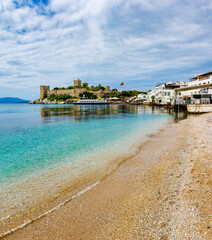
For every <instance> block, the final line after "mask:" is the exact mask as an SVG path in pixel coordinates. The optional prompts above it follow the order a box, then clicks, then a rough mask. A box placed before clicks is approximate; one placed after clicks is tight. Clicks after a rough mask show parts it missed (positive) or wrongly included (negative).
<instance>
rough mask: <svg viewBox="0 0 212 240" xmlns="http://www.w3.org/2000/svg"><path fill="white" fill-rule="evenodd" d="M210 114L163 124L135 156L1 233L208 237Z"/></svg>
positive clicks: (211, 224) (211, 211)
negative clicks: (37, 216)
mask: <svg viewBox="0 0 212 240" xmlns="http://www.w3.org/2000/svg"><path fill="white" fill-rule="evenodd" d="M211 161H212V113H210V114H204V115H200V116H198V117H195V118H189V119H186V120H183V121H181V122H179V123H177V124H171V125H170V126H169V128H167V129H166V130H164V131H162V132H160V133H158V134H156V135H154V136H152V137H151V139H150V141H149V142H147V143H146V144H145V145H144V146H143V147H142V149H141V151H140V152H139V154H137V155H136V156H135V157H133V158H131V159H129V160H127V161H125V162H124V163H123V164H121V166H120V167H119V168H118V169H117V170H116V171H115V172H114V173H113V174H112V175H110V176H108V177H107V178H105V179H104V180H103V181H102V182H101V183H100V184H98V185H96V186H95V187H93V188H92V189H91V190H89V191H87V192H85V193H84V194H82V195H80V196H79V197H77V198H74V199H73V200H72V201H70V202H67V203H66V204H65V205H64V206H62V207H61V208H59V209H58V210H56V211H54V212H52V213H50V214H48V215H46V216H44V217H43V218H41V219H39V220H37V221H35V222H33V223H31V224H29V225H27V226H25V227H24V228H22V229H20V230H18V231H16V232H14V233H12V234H11V235H9V236H7V237H5V238H4V239H15V240H18V239H21V240H23V239H24V240H27V239H33V240H36V239H39V240H40V239H54V240H56V239H212V231H211V229H212V201H211V199H212V188H211V186H212V164H211Z"/></svg>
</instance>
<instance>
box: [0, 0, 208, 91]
mask: <svg viewBox="0 0 212 240" xmlns="http://www.w3.org/2000/svg"><path fill="white" fill-rule="evenodd" d="M19 2H20V3H21V2H23V1H19ZM31 5H32V4H31ZM207 6H209V7H210V6H211V3H210V1H204V3H202V4H201V3H200V2H199V1H192V2H189V1H188V2H187V3H184V2H183V1H169V2H168V4H167V1H165V0H161V1H159V0H155V1H150V0H131V1H127V0H116V1H112V0H110V1H109V0H102V1H99V0H78V1H76V0H60V1H58V0H51V1H50V3H49V5H47V6H46V7H44V6H39V5H34V6H33V7H30V6H27V5H25V6H23V7H21V8H16V7H15V5H14V4H13V1H11V0H2V1H1V2H0V63H1V70H0V84H1V86H3V87H10V88H16V87H21V88H28V89H30V87H31V88H32V89H37V92H38V91H39V85H40V84H51V86H52V87H54V86H56V85H58V86H63V85H64V84H67V82H68V81H70V84H71V82H72V80H73V79H74V78H75V77H77V76H78V77H81V78H82V79H83V80H87V81H90V82H91V83H92V84H95V83H99V82H100V81H101V82H102V83H103V84H108V83H110V84H111V83H112V82H113V84H114V86H117V85H118V84H119V82H120V81H122V80H126V79H128V81H130V79H132V80H135V79H143V77H142V75H143V76H145V79H150V83H149V85H150V86H151V85H152V84H154V76H155V75H157V73H158V72H160V74H161V72H163V71H164V72H166V71H171V70H174V71H175V72H176V71H177V70H178V71H179V76H181V73H180V69H182V70H184V71H185V70H186V69H188V70H189V69H194V68H198V66H201V68H202V66H204V64H206V65H205V66H206V67H205V68H206V69H207V62H209V61H211V55H210V52H211V50H212V43H211V41H210V39H211V35H212V34H211V31H210V29H211V25H212V24H211V17H210V16H208V15H207V13H208V10H207V9H206V7H207ZM42 11H44V12H42ZM41 13H42V14H41ZM200 15H201V18H199V17H197V16H200ZM16 63H17V64H16ZM18 63H19V64H18ZM196 72H198V69H197V70H196ZM151 76H152V77H151ZM161 78H162V76H161ZM151 80H152V81H153V83H151ZM161 80H162V79H161ZM155 81H156V80H155ZM9 82H10V83H9ZM12 82H16V83H17V84H12ZM135 88H136V86H135Z"/></svg>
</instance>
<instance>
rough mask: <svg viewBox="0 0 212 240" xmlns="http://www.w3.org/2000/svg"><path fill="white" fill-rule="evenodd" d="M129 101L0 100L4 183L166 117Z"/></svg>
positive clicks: (1, 178)
mask: <svg viewBox="0 0 212 240" xmlns="http://www.w3.org/2000/svg"><path fill="white" fill-rule="evenodd" d="M167 117H168V116H167V115H162V114H150V113H146V112H145V111H139V109H138V107H136V106H135V107H134V106H133V107H131V108H129V107H127V106H73V105H71V106H70V105H66V106H64V105H62V106H60V105H54V106H42V105H28V104H4V105H3V104H1V105H0V156H1V158H0V182H1V183H3V182H5V181H8V182H12V181H14V180H16V181H17V180H19V179H21V178H22V177H23V176H24V177H26V175H31V174H32V173H34V172H38V171H39V172H40V171H44V170H47V169H51V168H54V167H57V166H60V165H64V164H68V162H69V161H76V160H77V159H78V158H79V157H82V156H84V155H85V154H88V153H91V152H92V151H93V150H94V149H95V151H96V150H97V149H98V148H101V147H104V146H105V145H107V144H111V145H112V144H113V142H115V141H119V140H120V138H122V137H125V136H127V135H128V134H129V133H132V132H133V131H134V130H135V128H144V127H145V126H146V125H149V124H150V125H152V124H156V123H158V122H160V121H161V120H164V119H167Z"/></svg>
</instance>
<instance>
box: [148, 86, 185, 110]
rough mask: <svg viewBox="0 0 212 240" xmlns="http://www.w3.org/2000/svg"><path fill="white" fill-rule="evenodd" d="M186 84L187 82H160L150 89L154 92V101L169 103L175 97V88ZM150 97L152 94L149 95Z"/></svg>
mask: <svg viewBox="0 0 212 240" xmlns="http://www.w3.org/2000/svg"><path fill="white" fill-rule="evenodd" d="M185 86H187V82H177V83H173V82H171V81H170V82H167V83H162V84H157V85H156V87H155V88H154V89H153V90H152V93H154V96H155V97H154V99H155V103H156V104H158V105H171V103H172V102H173V101H174V98H175V91H174V90H175V89H176V88H181V87H185ZM151 98H152V96H151Z"/></svg>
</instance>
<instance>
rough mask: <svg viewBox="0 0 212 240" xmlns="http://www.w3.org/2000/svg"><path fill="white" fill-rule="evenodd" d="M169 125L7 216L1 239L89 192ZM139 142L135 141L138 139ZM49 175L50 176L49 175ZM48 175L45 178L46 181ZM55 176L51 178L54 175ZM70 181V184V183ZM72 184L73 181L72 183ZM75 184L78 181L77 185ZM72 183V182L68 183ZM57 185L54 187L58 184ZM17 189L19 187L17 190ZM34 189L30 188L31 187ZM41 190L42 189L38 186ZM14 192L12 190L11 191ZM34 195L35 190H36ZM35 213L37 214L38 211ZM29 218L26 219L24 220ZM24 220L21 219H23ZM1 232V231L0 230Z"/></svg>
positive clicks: (168, 121)
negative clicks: (131, 149) (90, 188)
mask: <svg viewBox="0 0 212 240" xmlns="http://www.w3.org/2000/svg"><path fill="white" fill-rule="evenodd" d="M170 124H175V123H174V120H173V119H168V120H166V121H165V122H163V124H162V125H161V126H160V127H159V128H158V127H157V128H155V129H154V130H153V129H152V132H151V133H149V134H147V135H146V134H145V137H143V138H141V139H140V140H139V141H138V142H135V145H134V146H133V151H131V152H126V155H125V156H124V155H123V154H122V155H123V156H122V155H121V156H119V157H116V158H111V160H110V161H108V162H107V164H103V165H104V166H103V167H101V169H97V170H98V171H97V170H95V169H93V170H92V171H91V170H89V171H88V170H87V171H85V174H81V175H79V176H78V179H72V178H70V177H69V181H65V182H64V184H63V185H61V184H60V183H59V186H61V187H60V191H58V192H56V191H55V192H56V193H54V194H51V195H49V196H50V197H48V198H46V199H44V200H42V201H40V202H38V203H36V204H34V203H33V204H34V205H33V204H32V205H30V206H29V208H27V209H21V210H20V212H16V213H10V214H9V215H5V217H3V218H2V219H0V221H1V224H2V226H4V231H2V232H1V233H0V238H2V237H4V236H7V235H9V234H11V233H13V232H15V231H17V230H18V229H21V228H22V227H24V226H26V225H28V224H30V223H32V222H35V221H37V220H38V219H40V218H42V217H43V216H45V215H46V214H48V213H51V212H53V211H55V210H57V209H58V208H59V207H61V206H63V205H64V204H66V203H67V202H70V201H72V199H73V198H75V197H74V196H76V195H78V194H79V193H80V192H82V191H84V189H86V188H89V187H90V186H92V185H94V184H96V183H97V182H101V181H103V180H104V179H105V178H107V177H108V176H110V175H111V174H113V172H114V171H116V169H117V168H118V167H119V166H120V165H121V164H122V163H123V162H125V161H127V160H128V159H130V158H132V157H134V156H136V155H137V154H138V153H139V151H140V149H141V148H142V147H143V146H144V145H145V144H146V143H147V142H148V141H150V138H151V137H152V136H153V135H155V134H158V132H160V131H163V130H164V129H165V128H167V126H169V125H170ZM137 140H138V139H137ZM51 175H52V173H51ZM51 175H47V176H44V177H45V179H46V178H47V177H48V176H49V177H51ZM53 175H54V174H53ZM71 179H72V181H71ZM73 180H74V181H73ZM76 180H77V181H76ZM34 181H35V182H37V179H36V178H35V179H32V180H30V184H32V182H34ZM70 181H71V182H70ZM54 182H55V183H56V187H57V185H58V184H57V182H56V181H54ZM19 185H20V186H19ZM16 187H17V189H16V190H15V189H14V190H15V191H22V190H21V189H22V182H20V183H18V185H17V186H16ZM32 187H33V186H32ZM41 187H43V186H41ZM13 188H14V187H13ZM36 192H37V189H36ZM37 209H38V210H37ZM27 215H28V216H27ZM23 216H24V217H23ZM2 229H3V228H2Z"/></svg>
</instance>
